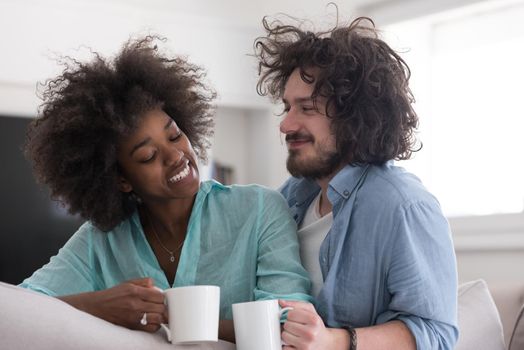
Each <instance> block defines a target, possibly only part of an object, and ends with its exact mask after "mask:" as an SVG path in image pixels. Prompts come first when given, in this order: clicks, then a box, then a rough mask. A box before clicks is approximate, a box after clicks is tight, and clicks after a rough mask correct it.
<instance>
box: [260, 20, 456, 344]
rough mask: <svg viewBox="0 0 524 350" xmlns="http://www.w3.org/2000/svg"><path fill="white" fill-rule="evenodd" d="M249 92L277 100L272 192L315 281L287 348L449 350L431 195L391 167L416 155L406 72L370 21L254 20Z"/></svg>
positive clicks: (440, 239)
mask: <svg viewBox="0 0 524 350" xmlns="http://www.w3.org/2000/svg"><path fill="white" fill-rule="evenodd" d="M263 24H264V27H265V29H266V31H267V36H266V37H262V38H258V39H257V40H256V42H255V48H256V56H257V58H258V59H259V73H260V80H259V82H258V85H257V91H258V92H259V94H262V95H270V96H271V97H272V98H273V99H275V100H280V99H281V100H282V102H283V104H284V113H283V119H282V121H281V123H280V131H281V132H282V133H283V134H285V138H286V144H287V147H288V151H289V157H288V159H287V169H288V170H289V172H290V173H291V175H292V177H291V178H290V179H288V181H287V182H286V183H285V184H284V185H283V187H282V188H281V192H282V194H283V195H284V196H285V197H286V199H287V201H288V205H289V206H290V208H291V210H292V212H293V214H294V217H295V220H296V221H297V224H298V227H299V233H298V234H299V239H300V244H301V256H302V259H303V263H304V265H305V267H306V269H307V270H308V271H309V273H310V275H311V278H312V281H313V294H314V296H315V297H316V304H315V308H314V307H313V306H312V305H311V304H306V303H299V302H284V301H282V302H281V305H282V306H291V307H293V308H294V309H293V310H292V311H290V312H289V314H288V319H287V322H286V323H285V324H284V327H283V332H282V339H283V340H284V341H285V342H286V344H287V346H285V347H284V349H346V350H347V349H356V348H357V343H358V349H359V350H364V349H387V350H393V349H402V350H407V349H453V347H454V344H455V343H456V341H457V338H458V329H457V274H456V262H455V255H454V251H453V244H452V241H451V234H450V230H449V225H448V223H447V221H446V219H445V218H444V216H443V215H442V212H441V209H440V206H439V204H438V202H437V200H436V199H435V198H434V197H433V196H432V195H431V194H430V193H429V192H428V191H427V190H426V189H425V188H424V187H423V185H422V184H421V182H420V181H419V180H418V179H417V178H416V177H415V176H413V175H411V174H409V173H407V172H405V171H404V170H403V169H401V168H399V167H396V166H394V165H393V161H394V160H403V159H409V158H410V157H411V155H412V152H414V151H416V150H418V149H419V147H417V144H416V140H415V137H414V134H415V130H416V128H417V126H418V118H417V115H416V113H415V111H414V110H413V107H412V103H413V102H414V99H413V97H412V94H411V91H410V89H409V86H408V80H409V76H410V72H409V68H408V66H407V65H406V63H405V62H404V61H403V59H402V58H401V57H399V56H398V54H397V53H395V52H394V51H393V50H392V49H391V48H390V47H389V46H388V45H387V44H386V43H385V42H384V41H382V40H381V39H380V38H379V37H378V35H377V31H376V30H375V28H374V24H373V22H372V21H371V20H370V19H368V18H359V19H357V20H355V21H353V22H352V23H351V24H350V25H349V26H339V27H337V28H334V29H332V30H331V31H329V32H323V33H312V32H308V31H303V30H301V29H300V28H299V27H295V26H292V25H284V24H283V23H282V22H273V23H269V22H268V21H267V20H266V19H264V21H263Z"/></svg>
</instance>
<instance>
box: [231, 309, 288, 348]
mask: <svg viewBox="0 0 524 350" xmlns="http://www.w3.org/2000/svg"><path fill="white" fill-rule="evenodd" d="M291 309H292V308H291V307H286V308H283V309H280V306H279V305H278V300H259V301H251V302H247V303H238V304H233V324H234V327H235V339H236V346H237V350H281V349H282V340H281V339H280V318H281V317H282V314H283V313H284V312H285V311H288V310H291Z"/></svg>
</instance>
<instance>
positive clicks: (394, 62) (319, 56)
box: [254, 17, 420, 165]
mask: <svg viewBox="0 0 524 350" xmlns="http://www.w3.org/2000/svg"><path fill="white" fill-rule="evenodd" d="M262 23H263V26H264V29H265V30H266V33H267V35H266V36H264V37H260V38H258V39H257V40H256V41H255V45H254V46H255V56H256V57H257V58H258V60H259V76H260V78H259V81H258V84H257V92H258V93H259V94H260V95H270V96H271V97H272V98H273V99H274V100H279V99H280V98H282V96H283V93H284V89H285V86H286V82H287V80H288V78H289V76H290V75H291V73H293V71H294V70H295V69H297V68H298V69H299V71H300V74H301V77H302V79H303V80H304V81H305V82H307V83H314V84H315V85H314V90H313V94H312V98H313V102H314V104H315V106H316V104H317V98H318V97H319V96H320V97H322V98H325V99H326V101H327V116H328V117H329V118H331V122H332V123H331V128H332V132H333V133H334V135H335V138H336V143H337V150H338V152H339V154H340V155H341V157H342V159H344V161H347V162H348V163H349V164H378V165H379V164H383V163H384V162H386V161H388V160H390V159H397V160H401V159H409V158H410V157H411V154H412V152H414V151H417V150H418V149H420V147H418V146H417V142H416V138H415V130H416V128H417V126H418V117H417V114H416V113H415V111H414V110H413V107H412V103H413V102H414V99H413V96H412V93H411V91H410V89H409V86H408V80H409V77H410V71H409V67H408V66H407V65H406V63H405V62H404V60H403V59H402V58H401V57H400V56H399V55H398V54H397V53H396V52H395V51H393V50H392V49H391V48H390V47H389V46H388V45H387V44H386V43H385V42H384V41H382V40H381V39H379V38H378V33H377V31H376V29H375V27H374V24H373V21H372V20H371V19H369V18H365V17H362V18H358V19H356V20H354V21H353V22H351V24H350V25H348V26H337V27H335V28H334V29H332V30H330V31H327V32H320V33H313V32H310V31H304V30H302V29H300V25H299V26H293V25H285V24H283V23H282V22H281V21H279V20H275V21H273V22H271V23H270V22H268V20H267V18H264V19H263V22H262ZM368 24H369V25H368Z"/></svg>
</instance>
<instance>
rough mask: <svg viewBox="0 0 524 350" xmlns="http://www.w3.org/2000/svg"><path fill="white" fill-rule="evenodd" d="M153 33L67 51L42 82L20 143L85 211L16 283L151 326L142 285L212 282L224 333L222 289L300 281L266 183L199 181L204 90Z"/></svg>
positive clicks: (297, 287) (62, 196) (208, 126)
mask: <svg viewBox="0 0 524 350" xmlns="http://www.w3.org/2000/svg"><path fill="white" fill-rule="evenodd" d="M155 40H156V39H155V38H151V37H147V38H145V39H141V40H138V41H130V42H128V43H127V44H126V45H124V48H123V49H122V51H121V52H120V53H119V54H118V55H117V56H116V57H115V58H114V59H113V60H111V61H109V60H106V59H104V58H102V57H101V56H100V55H98V54H95V59H94V60H93V61H92V62H89V63H80V62H77V61H73V62H72V63H69V64H68V65H67V66H66V69H65V70H64V72H63V73H62V75H60V76H59V77H57V78H56V79H54V80H52V81H49V82H47V84H46V90H45V92H44V94H43V99H44V103H43V106H42V109H41V112H40V115H39V116H38V118H37V119H35V120H34V121H33V122H32V123H31V125H30V127H29V130H28V137H27V143H26V149H25V151H26V154H27V155H28V158H29V159H30V160H32V162H33V167H34V172H35V175H36V177H37V179H38V180H39V182H41V183H44V184H46V185H48V186H49V187H50V189H51V194H52V196H53V197H54V198H57V199H59V200H61V201H62V202H63V203H65V205H66V206H67V207H68V209H69V211H70V212H71V213H73V214H80V215H81V216H82V217H83V218H85V219H86V220H87V222H86V223H85V224H84V225H83V226H81V227H80V228H79V230H78V231H77V232H76V233H75V234H74V235H73V237H72V238H71V239H70V240H69V241H68V242H67V244H66V245H65V246H64V247H63V248H62V249H61V250H60V251H59V252H58V255H56V256H55V257H53V258H51V261H50V262H49V263H48V264H47V265H45V266H44V267H42V268H41V269H40V270H38V271H36V272H35V273H34V274H33V275H32V276H31V277H30V278H28V279H26V280H25V281H24V282H23V283H22V286H23V287H26V288H30V289H33V290H36V291H40V292H43V293H45V294H48V295H52V296H56V297H58V298H60V299H62V300H64V301H65V302H67V303H69V304H71V305H72V306H74V307H76V308H78V309H80V310H84V311H86V312H88V313H91V314H93V315H95V316H98V317H100V318H102V319H105V320H107V321H110V322H113V323H115V324H118V325H122V326H125V327H128V328H132V329H141V330H145V331H149V332H154V331H156V330H158V328H159V324H160V323H165V322H166V321H167V319H166V317H167V314H166V309H165V306H164V304H163V295H162V293H161V292H159V291H158V290H157V289H156V288H154V287H158V288H160V289H166V288H170V287H177V286H185V285H198V284H212V285H218V286H220V288H221V306H220V316H221V322H220V330H219V336H220V338H222V339H225V340H230V341H232V340H233V339H234V335H233V327H232V321H231V319H232V312H231V305H232V304H233V303H237V302H243V301H249V300H256V299H274V298H280V299H299V300H300V299H302V300H309V297H308V295H307V293H309V286H310V282H309V280H308V277H307V274H306V272H305V270H304V269H303V268H302V266H301V264H300V261H299V255H298V244H297V241H296V234H295V224H294V221H293V219H292V218H291V217H290V214H289V211H288V208H287V205H286V203H285V202H284V200H283V198H282V197H281V196H280V195H279V194H277V193H276V192H273V191H270V190H268V189H265V188H263V187H260V186H255V185H250V186H223V185H221V184H219V183H217V182H214V181H208V182H202V183H201V182H200V180H199V169H198V165H197V159H198V158H200V159H202V160H204V159H205V156H206V147H207V145H208V141H207V138H208V137H209V136H210V135H211V133H212V124H213V123H212V114H211V113H212V110H211V105H210V103H211V101H212V100H213V98H214V93H213V92H211V91H210V90H209V89H207V88H206V87H205V86H204V85H203V83H202V77H203V73H202V70H201V69H200V68H199V67H197V66H195V65H192V64H190V63H188V62H187V61H186V60H184V59H182V58H178V57H177V58H174V59H169V58H167V57H165V56H163V55H161V54H160V53H159V52H158V49H157V47H156V45H155V44H154V42H155Z"/></svg>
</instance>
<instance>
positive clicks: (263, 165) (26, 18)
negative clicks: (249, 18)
mask: <svg viewBox="0 0 524 350" xmlns="http://www.w3.org/2000/svg"><path fill="white" fill-rule="evenodd" d="M154 3H156V4H159V2H158V1H156V2H154ZM240 23H242V21H240ZM259 27H260V26H259V23H256V25H253V26H246V25H239V24H235V23H234V22H230V21H225V20H220V19H217V18H212V17H205V16H197V15H195V14H190V13H187V12H181V11H177V9H176V8H173V7H170V6H167V5H166V7H156V9H155V8H153V7H151V8H148V7H146V6H144V3H143V2H140V1H129V2H125V1H111V2H110V1H107V2H105V1H96V0H95V1H88V0H78V1H74V2H73V1H65V0H64V1H61V0H44V1H37V0H27V1H16V0H3V1H1V2H0V31H1V32H2V35H1V36H0V47H2V54H1V55H0V114H8V115H18V116H25V117H33V116H34V115H35V114H36V110H37V106H38V104H39V103H40V101H39V99H38V98H37V97H36V85H37V82H43V81H45V79H48V78H51V77H54V76H56V75H57V74H59V73H60V71H61V69H62V68H61V67H60V66H59V65H58V64H57V62H56V60H57V58H58V57H59V56H63V55H70V56H72V57H75V58H80V59H89V58H90V57H91V56H90V52H89V50H88V49H87V48H88V47H89V48H92V49H93V50H94V51H97V52H100V53H102V54H103V55H113V54H114V53H116V52H117V51H118V50H119V49H120V47H121V46H122V44H123V43H124V42H125V41H126V40H128V39H129V37H130V36H137V35H145V34H148V33H157V34H159V35H162V36H164V37H166V38H167V39H168V41H167V43H166V44H165V46H164V48H165V49H166V50H168V52H169V53H173V54H182V55H186V56H187V57H188V58H189V60H190V61H191V62H193V63H197V64H199V65H202V66H203V67H204V68H205V69H206V70H207V72H208V75H207V79H208V83H209V84H210V85H211V86H213V87H214V88H215V89H216V91H217V92H218V100H217V104H218V107H219V108H218V112H217V120H216V126H217V130H216V138H215V140H214V147H213V148H215V149H213V150H212V151H211V152H212V153H214V154H216V156H217V159H220V160H221V161H223V162H225V163H231V164H232V165H234V166H235V168H236V169H237V181H238V182H240V183H249V182H258V183H261V184H264V185H267V186H270V187H277V186H278V185H280V184H281V182H282V181H283V179H284V178H285V177H286V175H285V174H286V173H285V168H284V163H283V162H282V161H281V159H282V158H284V157H285V150H284V149H283V148H282V147H279V146H280V143H279V142H278V127H277V124H275V123H274V122H275V120H276V119H275V118H276V117H274V116H273V114H272V112H271V111H272V108H273V107H272V105H271V104H270V103H269V101H268V100H267V99H266V98H263V97H260V96H258V95H257V94H256V90H255V85H256V79H257V75H256V61H255V59H254V58H253V57H250V56H249V54H251V53H252V51H253V40H254V39H255V38H256V37H257V36H259V35H260V34H261V31H260V28H259ZM232 135H234V136H232ZM255 140H256V142H255ZM275 140H277V141H276V142H277V144H276V146H275V145H274V144H273V143H275ZM279 152H280V153H279ZM255 155H256V156H255ZM276 159H278V161H277V160H276Z"/></svg>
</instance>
